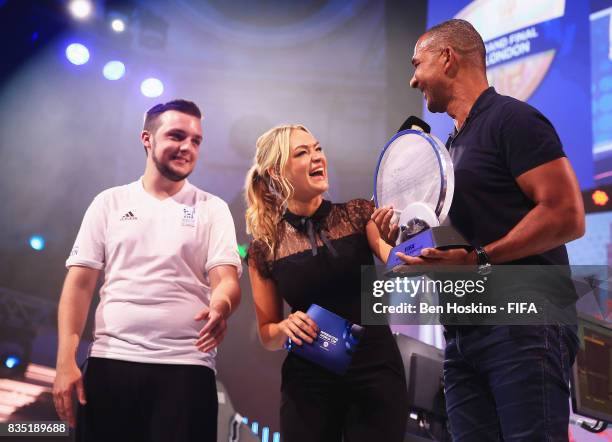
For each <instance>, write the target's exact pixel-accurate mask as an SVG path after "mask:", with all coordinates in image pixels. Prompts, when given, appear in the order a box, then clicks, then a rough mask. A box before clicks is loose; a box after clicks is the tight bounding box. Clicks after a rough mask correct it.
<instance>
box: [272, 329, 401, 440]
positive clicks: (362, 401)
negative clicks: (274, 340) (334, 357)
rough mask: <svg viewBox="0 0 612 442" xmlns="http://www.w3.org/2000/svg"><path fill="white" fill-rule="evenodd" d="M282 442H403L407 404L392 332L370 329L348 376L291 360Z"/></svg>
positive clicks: (284, 396)
mask: <svg viewBox="0 0 612 442" xmlns="http://www.w3.org/2000/svg"><path fill="white" fill-rule="evenodd" d="M281 393H282V398H281V401H282V402H281V416H280V417H281V437H282V440H283V442H340V441H344V442H372V441H385V442H400V441H402V440H403V439H404V431H405V426H406V420H407V417H408V403H407V392H406V381H405V375H404V367H403V364H402V359H401V355H400V353H399V350H398V349H397V345H396V344H395V340H394V339H393V336H392V335H391V332H390V331H389V329H388V327H369V328H368V329H367V331H366V334H365V336H364V338H363V339H362V342H360V344H359V347H358V349H357V351H356V352H355V356H354V357H353V361H352V363H351V366H350V367H349V370H348V371H347V373H346V374H345V375H343V376H339V375H336V374H334V373H331V372H329V371H327V370H326V369H324V368H322V367H320V366H318V365H316V364H313V363H311V362H309V361H307V360H304V359H301V358H300V357H298V356H295V355H293V354H289V355H287V358H286V359H285V362H284V364H283V369H282V387H281Z"/></svg>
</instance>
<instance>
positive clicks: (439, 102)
mask: <svg viewBox="0 0 612 442" xmlns="http://www.w3.org/2000/svg"><path fill="white" fill-rule="evenodd" d="M412 64H413V66H414V75H413V76H412V78H411V80H410V87H413V88H417V89H419V90H420V91H421V92H422V93H423V97H424V98H425V101H426V103H427V109H429V111H430V112H446V107H447V105H448V101H449V97H448V93H449V91H450V87H449V86H450V82H449V79H448V78H447V77H446V75H445V71H444V66H445V57H444V50H443V49H442V48H438V47H437V45H435V44H434V42H433V41H432V39H431V38H427V36H423V37H421V38H420V39H419V40H418V41H417V43H416V45H415V47H414V56H413V57H412Z"/></svg>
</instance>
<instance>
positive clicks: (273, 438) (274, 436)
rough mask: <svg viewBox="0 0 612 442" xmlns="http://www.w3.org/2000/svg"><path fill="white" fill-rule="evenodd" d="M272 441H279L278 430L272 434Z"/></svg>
mask: <svg viewBox="0 0 612 442" xmlns="http://www.w3.org/2000/svg"><path fill="white" fill-rule="evenodd" d="M272 442H280V433H279V432H278V431H277V432H276V433H274V434H273V435H272Z"/></svg>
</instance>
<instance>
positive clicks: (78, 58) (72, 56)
mask: <svg viewBox="0 0 612 442" xmlns="http://www.w3.org/2000/svg"><path fill="white" fill-rule="evenodd" d="M66 58H67V59H68V61H70V63H72V64H76V65H77V66H80V65H82V64H85V63H87V62H88V61H89V49H87V48H86V47H85V46H83V45H82V44H80V43H72V44H70V45H68V47H67V48H66Z"/></svg>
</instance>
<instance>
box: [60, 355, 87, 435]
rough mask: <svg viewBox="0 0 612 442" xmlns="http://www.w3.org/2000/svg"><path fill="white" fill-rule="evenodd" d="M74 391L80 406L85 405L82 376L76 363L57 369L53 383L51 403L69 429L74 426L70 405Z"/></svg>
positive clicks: (74, 420) (74, 421)
mask: <svg viewBox="0 0 612 442" xmlns="http://www.w3.org/2000/svg"><path fill="white" fill-rule="evenodd" d="M75 390H76V395H77V399H78V400H79V403H80V404H81V405H85V404H86V402H87V401H86V400H85V388H84V387H83V374H82V373H81V370H79V367H77V365H76V362H75V363H73V364H70V365H69V366H68V367H58V368H57V371H56V374H55V382H54V383H53V403H54V404H55V410H56V411H57V414H58V416H59V417H60V419H61V420H63V421H67V422H68V425H70V426H71V427H73V428H74V427H75V426H76V417H75V413H74V406H73V403H72V395H73V392H74V391H75Z"/></svg>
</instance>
